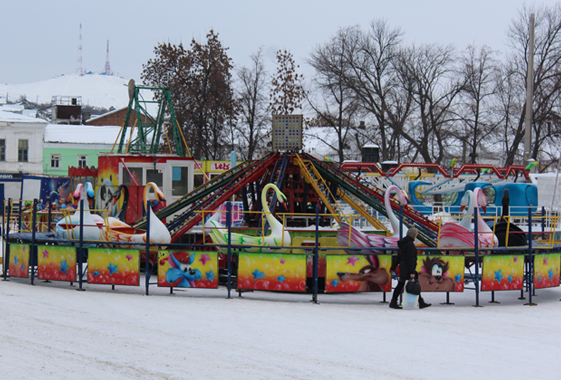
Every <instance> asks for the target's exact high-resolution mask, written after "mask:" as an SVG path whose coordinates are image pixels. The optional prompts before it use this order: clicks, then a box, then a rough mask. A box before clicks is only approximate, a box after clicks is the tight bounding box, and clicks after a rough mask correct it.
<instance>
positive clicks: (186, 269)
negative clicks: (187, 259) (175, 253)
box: [179, 264, 197, 276]
mask: <svg viewBox="0 0 561 380" xmlns="http://www.w3.org/2000/svg"><path fill="white" fill-rule="evenodd" d="M179 269H181V270H182V271H183V273H185V274H189V275H191V276H194V275H195V274H197V272H196V271H195V270H194V269H191V265H189V264H181V265H180V266H179Z"/></svg>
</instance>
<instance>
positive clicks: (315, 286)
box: [312, 204, 319, 304]
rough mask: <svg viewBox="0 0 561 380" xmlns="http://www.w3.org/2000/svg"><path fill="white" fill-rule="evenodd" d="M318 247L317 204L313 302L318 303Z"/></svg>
mask: <svg viewBox="0 0 561 380" xmlns="http://www.w3.org/2000/svg"><path fill="white" fill-rule="evenodd" d="M318 245H319V205H318V204H316V238H315V244H314V260H313V275H314V294H313V295H312V302H313V303H316V304H317V303H318V264H319V256H318Z"/></svg>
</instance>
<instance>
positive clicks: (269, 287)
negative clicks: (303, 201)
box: [2, 205, 561, 306]
mask: <svg viewBox="0 0 561 380" xmlns="http://www.w3.org/2000/svg"><path fill="white" fill-rule="evenodd" d="M226 213H227V218H226V219H227V223H226V225H227V226H228V227H227V232H226V233H227V234H228V235H231V233H232V227H231V223H229V221H230V219H231V210H230V207H229V205H228V207H227V210H226ZM9 214H10V212H9V210H8V218H7V219H6V222H5V223H4V224H3V228H2V238H3V240H4V242H5V244H6V246H5V250H4V260H3V278H4V280H7V279H8V278H9V277H22V278H28V279H29V281H30V283H31V284H34V281H35V280H37V279H38V280H48V281H63V282H70V283H77V284H78V286H79V289H83V284H84V283H88V284H104V285H109V286H112V287H113V288H115V287H116V286H144V287H145V293H146V294H147V295H148V294H149V292H150V287H151V286H154V285H155V286H157V287H165V288H169V289H170V292H173V289H174V288H205V289H217V288H218V287H219V286H225V287H227V289H228V297H231V292H232V291H236V290H237V291H238V292H240V293H241V292H243V291H272V292H275V291H276V292H293V293H306V294H310V295H311V297H312V301H314V302H317V297H318V294H328V293H339V294H340V293H354V292H380V293H382V295H383V300H384V301H385V300H386V293H387V292H391V290H392V277H394V278H395V274H394V273H392V272H391V270H390V268H391V265H392V256H394V255H395V253H396V252H395V248H391V247H385V248H384V247H360V248H359V247H351V245H350V244H349V245H348V246H343V247H341V246H335V245H333V244H331V242H332V241H333V237H331V239H326V238H322V236H321V234H320V229H319V224H320V223H319V221H320V214H319V210H316V215H315V222H316V224H315V226H316V229H315V231H312V235H313V236H311V237H299V239H300V242H299V246H298V247H294V246H279V247H276V248H278V250H279V251H282V250H285V251H286V252H285V253H276V252H244V251H243V250H244V249H245V250H246V249H247V247H246V246H243V245H235V244H231V243H229V244H224V245H221V244H212V245H209V244H171V243H170V244H166V246H165V249H164V247H162V246H161V245H157V244H150V243H149V241H150V239H149V236H148V237H147V239H146V244H145V247H144V249H138V248H132V243H131V244H130V245H131V248H126V246H127V243H119V247H118V248H117V247H115V245H114V244H112V243H110V242H100V241H87V240H83V239H82V238H81V237H80V238H79V239H78V240H77V241H76V240H66V239H55V238H51V237H46V236H45V235H44V234H42V233H41V232H38V229H37V216H36V213H31V219H30V220H28V221H27V222H26V223H31V229H30V230H31V231H30V232H11V231H10V222H9V220H10V218H9ZM530 218H531V216H530ZM531 225H532V222H531V221H530V226H531ZM80 227H81V228H83V226H80ZM149 230H150V228H149V225H148V226H147V231H149ZM528 232H529V235H527V236H534V235H533V232H532V231H531V229H530V231H528ZM535 234H540V231H536V232H535ZM322 239H323V240H322ZM226 241H228V242H230V241H231V239H227V240H226ZM322 243H323V244H322ZM528 243H529V244H528V245H527V246H523V247H516V248H514V247H508V248H507V247H501V248H493V249H483V248H479V246H478V244H477V242H476V243H475V247H474V249H462V250H457V251H455V252H454V253H455V254H450V253H451V252H450V250H443V249H438V248H430V247H423V248H419V253H420V255H419V258H418V265H417V272H418V273H419V282H420V284H421V288H422V291H423V292H441V293H445V294H446V303H450V295H451V294H454V293H457V292H463V291H464V290H466V289H470V290H474V292H475V304H476V305H477V306H480V301H479V295H480V292H491V296H492V299H493V300H494V292H497V291H507V290H518V291H520V298H524V292H527V295H528V299H529V301H528V302H527V304H529V305H533V304H534V303H533V302H532V296H533V295H535V290H536V289H540V288H547V287H558V286H559V285H560V270H559V268H560V267H561V247H558V246H557V245H556V244H550V243H549V242H547V244H536V243H535V242H534V241H533V239H529V240H528ZM142 272H144V273H145V276H144V280H145V281H144V283H141V278H142V276H141V273H142ZM153 277H155V280H154V281H153Z"/></svg>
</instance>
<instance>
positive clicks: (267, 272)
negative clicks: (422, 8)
mask: <svg viewBox="0 0 561 380" xmlns="http://www.w3.org/2000/svg"><path fill="white" fill-rule="evenodd" d="M238 289H255V290H277V291H286V292H304V291H306V256H305V255H294V254H278V255H275V254H266V253H240V255H239V264H238Z"/></svg>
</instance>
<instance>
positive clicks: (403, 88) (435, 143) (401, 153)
mask: <svg viewBox="0 0 561 380" xmlns="http://www.w3.org/2000/svg"><path fill="white" fill-rule="evenodd" d="M531 13H535V15H536V24H535V25H536V27H535V56H534V61H535V67H536V69H535V80H534V100H533V110H534V111H533V124H532V150H531V154H532V157H533V158H534V159H536V160H538V161H541V162H542V164H546V165H547V163H548V162H549V163H551V162H552V161H553V160H554V159H555V157H553V156H552V153H553V155H556V154H557V153H558V149H559V148H557V147H558V146H559V144H560V141H559V139H558V136H559V134H560V132H561V125H560V123H559V115H560V106H561V103H560V99H559V96H560V95H561V92H560V91H559V90H560V87H559V85H560V84H561V81H560V80H561V76H560V72H559V70H560V66H559V63H560V60H561V34H560V33H559V32H560V31H561V11H560V7H559V5H554V6H550V7H541V8H539V9H529V8H524V9H523V10H522V11H521V12H520V13H519V16H518V18H517V19H516V20H514V21H513V23H512V25H511V26H510V28H509V31H508V41H509V46H510V48H511V50H510V52H509V53H508V54H505V55H504V56H501V55H500V54H499V53H498V52H496V51H493V50H492V49H491V48H489V47H487V46H483V47H474V46H469V47H468V48H466V49H465V50H464V51H462V52H459V53H458V52H456V50H455V48H454V47H453V46H441V45H438V44H426V45H420V46H415V45H406V44H405V43H404V42H403V32H402V30H401V29H400V28H392V27H390V26H389V25H388V23H387V22H385V21H383V20H376V21H374V22H372V23H371V25H370V27H369V28H368V29H366V30H365V29H362V28H360V27H349V28H342V29H340V30H339V31H338V33H337V34H336V35H335V36H333V37H332V38H331V39H330V40H329V41H328V42H326V43H325V44H323V45H320V46H318V47H317V48H316V49H315V51H314V52H313V53H312V54H311V56H310V58H309V64H310V65H312V66H313V67H314V68H315V70H316V72H317V76H316V77H315V78H313V87H312V89H311V90H310V91H309V92H308V94H309V102H310V105H311V106H312V108H313V109H314V111H315V112H316V114H317V116H316V118H317V120H315V124H316V125H327V126H331V127H333V128H335V129H336V131H337V133H338V136H339V137H340V140H341V141H340V143H339V144H338V147H334V148H335V150H336V151H337V152H338V154H339V159H340V160H343V159H345V158H347V157H346V150H345V149H344V148H345V147H348V146H351V145H352V144H353V143H355V141H357V142H358V143H359V144H364V143H366V142H371V143H375V144H377V145H378V146H379V147H380V155H381V159H382V160H389V159H395V160H401V161H425V162H436V163H443V162H446V160H448V159H450V158H453V157H456V158H458V159H461V160H463V162H479V161H480V160H484V159H489V158H492V159H495V160H497V161H499V162H500V163H501V164H503V165H510V164H513V163H521V162H522V151H523V149H522V148H523V140H524V134H525V124H524V119H525V96H526V90H525V87H526V75H527V67H528V41H529V19H530V14H531ZM360 120H365V121H366V124H367V126H368V128H366V130H363V129H359V128H357V126H358V125H359V122H360ZM357 137H358V138H357ZM356 148H358V147H356ZM356 148H355V150H356Z"/></svg>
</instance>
